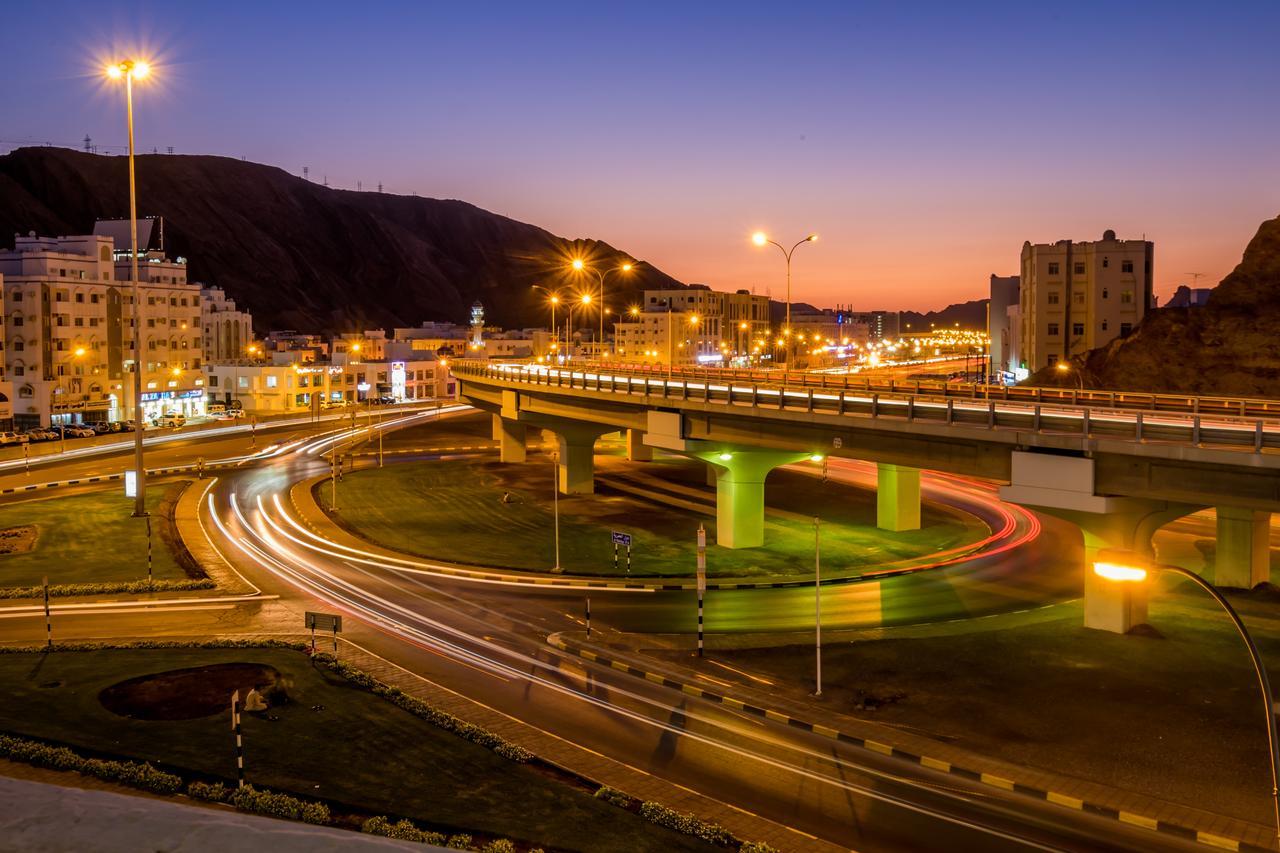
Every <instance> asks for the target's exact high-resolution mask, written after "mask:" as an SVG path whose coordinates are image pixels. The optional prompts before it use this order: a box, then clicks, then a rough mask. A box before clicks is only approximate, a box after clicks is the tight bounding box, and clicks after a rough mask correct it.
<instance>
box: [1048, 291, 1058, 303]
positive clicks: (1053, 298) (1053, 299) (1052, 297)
mask: <svg viewBox="0 0 1280 853" xmlns="http://www.w3.org/2000/svg"><path fill="white" fill-rule="evenodd" d="M1049 304H1050V305H1057V304H1058V291H1056V290H1050V291H1049Z"/></svg>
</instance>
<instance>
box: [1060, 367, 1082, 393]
mask: <svg viewBox="0 0 1280 853" xmlns="http://www.w3.org/2000/svg"><path fill="white" fill-rule="evenodd" d="M1055 369H1056V370H1057V371H1058V375H1059V376H1066V375H1067V374H1072V375H1073V376H1074V377H1075V380H1076V388H1078V389H1080V390H1081V391H1083V390H1084V377H1083V376H1081V375H1080V371H1078V370H1072V369H1071V362H1069V361H1060V362H1058V364H1057V366H1056V368H1055Z"/></svg>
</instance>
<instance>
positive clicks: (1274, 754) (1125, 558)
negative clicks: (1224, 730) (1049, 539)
mask: <svg viewBox="0 0 1280 853" xmlns="http://www.w3.org/2000/svg"><path fill="white" fill-rule="evenodd" d="M1093 572H1094V574H1096V575H1098V576H1099V577H1101V578H1105V579H1106V580H1109V581H1114V582H1116V583H1144V582H1146V580H1147V578H1148V576H1149V574H1151V573H1154V572H1171V573H1173V574H1175V575H1179V576H1181V577H1184V578H1186V579H1187V580H1189V581H1191V582H1192V583H1194V584H1195V585H1196V586H1198V587H1200V588H1201V589H1202V590H1204V591H1205V592H1207V593H1208V594H1209V597H1210V598H1212V599H1213V600H1214V601H1216V602H1217V603H1218V604H1219V606H1221V607H1222V609H1223V610H1224V611H1226V614H1227V617H1228V618H1230V619H1231V624H1232V625H1234V626H1235V629H1236V632H1237V633H1239V634H1240V639H1242V640H1244V644H1245V647H1246V648H1247V649H1248V650H1249V660H1250V661H1251V662H1252V663H1253V672H1254V675H1255V676H1256V677H1257V679H1258V689H1259V690H1260V691H1261V693H1262V708H1263V712H1264V713H1265V714H1266V718H1267V747H1268V751H1269V752H1270V753H1271V755H1270V758H1271V804H1272V808H1273V811H1274V814H1275V826H1276V837H1277V838H1280V738H1278V737H1277V733H1276V715H1275V709H1274V706H1273V704H1272V703H1273V702H1274V700H1273V699H1272V696H1273V694H1272V692H1271V679H1269V678H1268V677H1267V668H1266V667H1265V666H1264V665H1263V663H1262V654H1261V653H1260V652H1259V651H1258V647H1257V645H1256V644H1255V643H1254V642H1253V637H1251V636H1250V635H1249V631H1248V630H1247V629H1246V628H1245V627H1244V622H1242V621H1240V615H1239V614H1238V613H1236V611H1235V608H1234V607H1232V606H1231V603H1230V602H1229V601H1227V599H1226V598H1224V597H1223V595H1222V593H1220V592H1218V590H1216V589H1214V587H1213V585H1212V584H1210V583H1209V582H1208V581H1206V580H1205V579H1204V578H1202V577H1200V576H1199V575H1198V574H1196V573H1195V572H1193V571H1190V570H1188V569H1184V568H1182V567H1181V566H1172V565H1168V564H1165V563H1151V562H1148V561H1146V560H1143V559H1141V558H1140V557H1139V556H1138V555H1136V554H1133V553H1131V552H1125V551H1114V552H1113V551H1106V550H1103V551H1099V552H1098V559H1097V561H1095V562H1094V564H1093Z"/></svg>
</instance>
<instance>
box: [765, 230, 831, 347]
mask: <svg viewBox="0 0 1280 853" xmlns="http://www.w3.org/2000/svg"><path fill="white" fill-rule="evenodd" d="M817 239H818V235H817V234H810V235H809V236H808V237H805V238H804V239H803V240H800V241H799V242H797V243H796V244H795V245H794V246H792V247H791V248H790V249H788V248H787V247H786V246H784V245H782V244H781V243H779V242H777V241H776V240H770V239H769V235H767V234H765V233H764V232H763V231H757V232H756V233H754V234H752V235H751V242H752V243H755V244H756V245H757V246H767V245H773V246H777V247H778V250H779V251H780V252H782V256H783V257H784V258H786V260H787V319H786V325H785V328H786V329H787V330H788V331H790V329H791V256H792V254H794V253H795V250H796V249H798V248H800V247H801V246H803V245H804V244H805V243H814V242H816V241H817ZM790 360H791V351H790V349H788V350H787V361H790Z"/></svg>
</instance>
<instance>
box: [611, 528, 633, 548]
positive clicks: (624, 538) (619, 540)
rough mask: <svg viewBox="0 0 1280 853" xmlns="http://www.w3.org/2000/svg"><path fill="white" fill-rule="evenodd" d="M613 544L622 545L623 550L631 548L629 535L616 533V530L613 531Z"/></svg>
mask: <svg viewBox="0 0 1280 853" xmlns="http://www.w3.org/2000/svg"><path fill="white" fill-rule="evenodd" d="M613 544H614V545H622V546H623V547H624V548H630V547H631V534H630V533H619V532H618V531H616V530H615V531H613Z"/></svg>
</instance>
